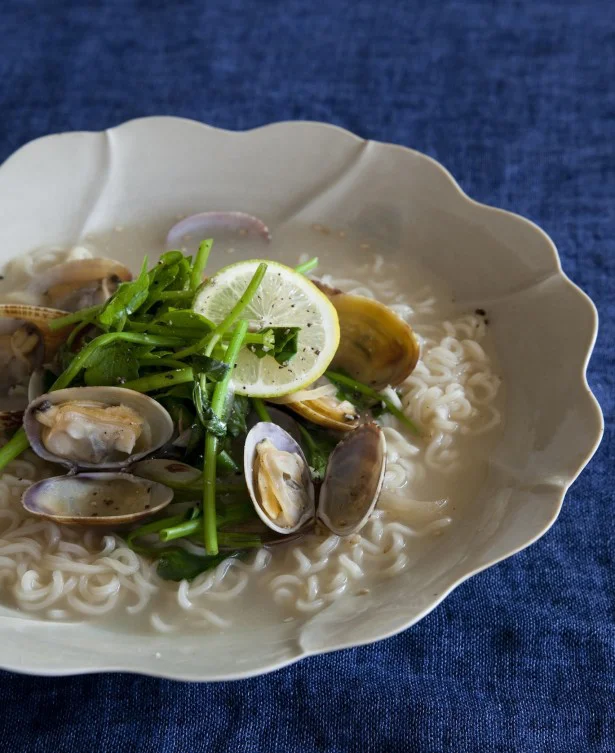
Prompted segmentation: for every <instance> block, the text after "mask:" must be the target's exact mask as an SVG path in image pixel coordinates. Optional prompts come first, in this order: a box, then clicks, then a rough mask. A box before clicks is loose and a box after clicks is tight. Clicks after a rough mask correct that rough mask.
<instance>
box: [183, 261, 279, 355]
mask: <svg viewBox="0 0 615 753" xmlns="http://www.w3.org/2000/svg"><path fill="white" fill-rule="evenodd" d="M266 271H267V265H266V264H265V263H264V262H263V263H261V264H259V265H258V267H257V269H256V272H255V273H254V276H253V277H252V279H251V280H250V282H249V284H248V287H247V288H246V289H245V291H244V292H243V295H242V296H241V298H240V299H239V300H238V301H237V303H236V304H235V305H234V306H233V308H232V309H231V310H230V311H229V313H228V314H227V315H226V316H225V317H224V319H223V320H222V321H221V322H220V324H218V326H217V327H216V328H215V329H214V331H213V332H210V333H209V334H208V335H206V336H205V337H204V338H202V339H201V340H199V342H198V343H196V344H195V345H191V346H190V347H189V348H184V350H180V351H179V352H178V353H176V354H175V358H186V356H191V355H193V354H194V353H200V352H202V351H203V349H205V355H207V356H209V355H211V352H212V350H213V349H214V348H215V346H216V344H217V343H218V341H219V340H220V339H221V338H222V335H223V334H224V333H225V332H226V331H227V330H229V329H230V328H231V327H232V326H233V324H235V322H236V321H237V320H238V319H239V317H240V316H241V314H242V313H243V310H244V309H245V308H246V306H247V305H248V304H249V303H250V301H251V300H252V298H254V294H255V293H256V291H257V290H258V288H259V285H260V284H261V282H262V281H263V277H264V276H265V272H266Z"/></svg>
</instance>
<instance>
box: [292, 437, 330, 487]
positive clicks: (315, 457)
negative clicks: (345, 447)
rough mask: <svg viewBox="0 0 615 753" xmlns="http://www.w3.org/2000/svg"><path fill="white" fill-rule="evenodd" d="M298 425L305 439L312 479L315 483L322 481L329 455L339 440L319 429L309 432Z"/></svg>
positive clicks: (304, 444) (304, 445)
mask: <svg viewBox="0 0 615 753" xmlns="http://www.w3.org/2000/svg"><path fill="white" fill-rule="evenodd" d="M297 425H298V426H299V431H300V432H301V436H302V437H303V443H302V444H303V448H304V450H305V454H306V458H307V461H308V465H309V466H310V468H311V469H312V478H313V479H314V481H322V480H323V478H324V477H325V472H326V470H327V463H328V462H329V455H330V454H331V453H332V452H333V450H334V448H335V445H336V444H337V440H336V439H333V438H332V437H331V436H330V435H329V434H327V433H326V432H324V431H319V430H317V429H313V430H311V431H308V430H307V429H306V427H305V426H303V424H300V423H297Z"/></svg>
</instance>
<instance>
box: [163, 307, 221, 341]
mask: <svg viewBox="0 0 615 753" xmlns="http://www.w3.org/2000/svg"><path fill="white" fill-rule="evenodd" d="M154 324H163V325H166V326H168V327H169V329H170V331H169V334H172V333H173V330H174V329H182V330H188V331H192V330H194V333H193V334H192V336H193V337H195V338H200V337H204V336H205V335H206V334H207V333H208V332H211V330H212V329H213V328H214V325H213V323H212V322H210V321H209V319H206V318H205V317H204V316H201V314H197V313H196V311H192V310H191V309H173V310H170V311H166V312H165V313H164V314H161V315H160V316H157V317H156V319H155V321H154Z"/></svg>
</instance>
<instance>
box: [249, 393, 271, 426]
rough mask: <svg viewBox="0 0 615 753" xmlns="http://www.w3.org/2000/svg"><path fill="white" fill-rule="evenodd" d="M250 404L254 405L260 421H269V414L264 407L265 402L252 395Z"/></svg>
mask: <svg viewBox="0 0 615 753" xmlns="http://www.w3.org/2000/svg"><path fill="white" fill-rule="evenodd" d="M252 406H253V407H254V411H255V412H256V415H257V416H258V417H259V418H260V420H261V421H268V422H271V416H270V415H269V412H268V411H267V408H265V403H264V402H263V401H262V400H261V399H260V398H258V397H253V398H252Z"/></svg>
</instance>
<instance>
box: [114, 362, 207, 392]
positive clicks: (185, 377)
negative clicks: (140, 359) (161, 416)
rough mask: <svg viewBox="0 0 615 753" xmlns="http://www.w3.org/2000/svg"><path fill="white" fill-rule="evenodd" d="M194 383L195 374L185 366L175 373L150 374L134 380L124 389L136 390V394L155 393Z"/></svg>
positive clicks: (175, 370)
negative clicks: (177, 385) (167, 388)
mask: <svg viewBox="0 0 615 753" xmlns="http://www.w3.org/2000/svg"><path fill="white" fill-rule="evenodd" d="M192 381H194V374H193V373H192V369H191V368H190V366H184V368H183V369H174V370H173V371H163V372H162V373H161V374H148V375H147V376H144V377H139V379H133V380H132V381H131V382H126V383H125V384H123V385H122V387H124V389H127V390H134V391H135V392H154V390H162V389H164V388H165V387H173V386H174V385H176V384H185V383H186V382H192Z"/></svg>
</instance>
